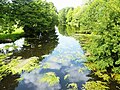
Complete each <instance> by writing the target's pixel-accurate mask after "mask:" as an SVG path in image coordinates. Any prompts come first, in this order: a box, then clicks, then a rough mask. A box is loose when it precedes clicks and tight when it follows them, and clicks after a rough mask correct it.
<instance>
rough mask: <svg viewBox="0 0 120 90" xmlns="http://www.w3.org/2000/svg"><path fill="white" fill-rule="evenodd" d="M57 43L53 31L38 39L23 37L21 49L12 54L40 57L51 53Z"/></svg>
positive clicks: (24, 56)
mask: <svg viewBox="0 0 120 90" xmlns="http://www.w3.org/2000/svg"><path fill="white" fill-rule="evenodd" d="M57 44H58V39H57V35H56V33H55V32H49V34H46V35H45V36H42V37H41V38H40V39H36V38H25V40H24V45H23V47H22V49H21V50H19V51H17V52H16V53H14V54H13V56H22V57H23V58H25V59H26V58H30V57H33V56H37V57H41V56H42V55H46V54H49V53H51V52H52V50H53V49H54V48H55V47H56V46H57Z"/></svg>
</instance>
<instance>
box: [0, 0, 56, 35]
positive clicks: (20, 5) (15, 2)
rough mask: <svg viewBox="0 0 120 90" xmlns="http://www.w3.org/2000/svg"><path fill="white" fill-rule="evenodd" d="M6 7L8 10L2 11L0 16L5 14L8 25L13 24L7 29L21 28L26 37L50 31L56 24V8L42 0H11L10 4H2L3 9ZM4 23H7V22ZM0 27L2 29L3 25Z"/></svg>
mask: <svg viewBox="0 0 120 90" xmlns="http://www.w3.org/2000/svg"><path fill="white" fill-rule="evenodd" d="M6 5H7V6H8V7H7V9H9V10H7V11H6V12H5V11H4V12H3V15H1V16H2V17H3V16H4V15H6V13H7V15H6V17H7V18H8V19H9V21H10V22H9V24H12V22H13V24H12V25H9V26H8V27H9V28H10V26H11V27H12V26H13V25H16V24H17V26H18V27H21V26H22V27H23V29H24V32H25V33H26V34H27V35H30V36H31V35H33V36H36V34H39V33H45V32H48V31H51V30H53V27H54V26H55V24H57V13H56V8H55V6H54V5H53V4H52V3H48V2H46V1H42V0H12V2H11V3H6V4H3V6H4V7H5V6H6ZM8 11H10V12H8ZM3 19H5V18H4V17H3ZM4 21H5V22H7V20H4ZM1 26H2V27H4V25H3V24H1Z"/></svg>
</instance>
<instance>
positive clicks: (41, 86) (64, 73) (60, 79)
mask: <svg viewBox="0 0 120 90" xmlns="http://www.w3.org/2000/svg"><path fill="white" fill-rule="evenodd" d="M55 29H56V32H55V34H54V35H53V36H51V37H52V38H50V39H45V38H44V39H37V40H36V39H26V38H21V39H19V40H18V41H17V42H16V44H18V43H19V44H18V45H19V48H18V49H17V50H16V51H15V52H14V54H13V56H11V57H15V56H22V57H23V58H24V59H27V58H30V57H32V56H37V57H43V59H42V61H40V62H39V65H40V68H37V69H34V70H32V71H31V72H23V73H21V75H17V76H16V75H13V76H8V77H6V78H5V79H4V80H3V81H2V82H1V83H0V88H1V89H2V90H71V89H72V90H82V85H83V84H85V82H86V81H88V80H89V79H90V77H88V76H87V75H88V74H89V73H90V71H88V70H87V68H86V67H85V66H84V62H85V61H86V59H85V57H84V52H83V50H82V48H81V46H80V43H79V41H77V40H76V39H74V38H73V37H68V36H64V35H62V34H60V33H59V31H58V28H57V27H55ZM26 41H27V42H29V44H30V45H29V46H27V47H26V46H23V43H25V42H26ZM38 44H40V45H38ZM1 46H4V45H3V44H1ZM18 77H21V78H23V79H22V80H20V81H18V82H16V81H15V80H16V79H17V78H18Z"/></svg>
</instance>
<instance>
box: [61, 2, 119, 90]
mask: <svg viewBox="0 0 120 90" xmlns="http://www.w3.org/2000/svg"><path fill="white" fill-rule="evenodd" d="M61 11H63V10H61ZM61 11H60V14H61ZM64 17H66V21H65V22H66V24H67V26H68V25H69V26H74V27H77V28H78V29H79V32H80V33H81V34H84V35H86V36H87V35H89V38H86V41H84V42H85V44H84V49H85V50H86V52H87V54H86V56H88V57H87V62H86V66H88V68H89V69H90V70H92V71H93V74H94V75H96V76H98V77H99V78H101V79H102V81H103V82H99V81H96V82H88V83H86V86H85V87H86V89H87V90H90V89H95V87H94V86H95V85H98V86H100V87H101V85H104V86H105V87H104V86H103V87H101V88H98V89H97V90H104V89H105V90H106V89H108V88H107V87H106V86H108V85H110V84H111V82H113V81H117V83H119V84H120V1H119V0H94V1H92V2H89V3H87V4H86V5H85V6H84V7H81V8H80V7H77V8H75V9H69V10H68V12H67V14H66V15H65V16H64ZM59 19H61V17H59ZM59 22H61V21H60V20H59ZM62 24H64V23H62ZM71 30H72V29H71ZM69 32H70V31H69ZM86 43H87V44H86ZM106 83H107V85H106ZM89 85H93V87H92V86H91V87H89ZM112 88H113V89H115V88H117V86H115V87H112ZM95 90H96V89H95Z"/></svg>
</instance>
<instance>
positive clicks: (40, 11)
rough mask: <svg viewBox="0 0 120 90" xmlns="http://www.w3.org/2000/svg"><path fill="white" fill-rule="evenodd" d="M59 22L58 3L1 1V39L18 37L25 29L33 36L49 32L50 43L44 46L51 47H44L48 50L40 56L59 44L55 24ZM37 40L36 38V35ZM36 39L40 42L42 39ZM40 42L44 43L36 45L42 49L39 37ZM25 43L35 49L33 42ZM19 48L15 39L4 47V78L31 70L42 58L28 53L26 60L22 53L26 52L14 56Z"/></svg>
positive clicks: (0, 67)
mask: <svg viewBox="0 0 120 90" xmlns="http://www.w3.org/2000/svg"><path fill="white" fill-rule="evenodd" d="M57 23H58V16H57V11H56V7H55V6H54V4H53V3H51V2H49V3H48V2H46V1H44V0H1V1H0V43H3V42H11V41H15V40H16V39H18V38H20V36H21V34H22V33H25V36H30V37H36V36H38V35H45V37H48V38H47V39H48V40H47V39H46V40H47V41H50V42H49V43H48V44H46V45H43V46H44V48H47V50H44V53H43V52H41V54H40V53H39V56H42V55H44V54H47V53H48V52H49V50H50V49H53V48H54V45H56V44H57V41H56V42H55V41H54V37H55V31H54V26H55V25H56V24H57ZM48 32H49V33H48ZM45 37H41V40H42V39H43V40H44V39H45ZM51 38H52V39H51ZM55 38H56V37H55ZM34 41H36V39H35V40H34ZM36 42H38V40H37V41H36ZM37 44H40V45H38V46H34V45H33V46H34V47H38V50H39V49H40V48H42V45H41V44H42V42H40V41H39V42H38V43H37ZM37 44H35V45H37ZM49 44H52V45H49ZM48 45H49V46H48ZM24 46H25V48H26V47H27V48H28V47H29V49H31V45H29V46H27V45H24ZM46 46H47V47H46ZM9 48H12V51H9ZM17 48H18V46H16V45H15V43H13V45H6V46H5V47H4V48H0V80H2V79H3V77H5V76H7V75H9V74H18V73H21V72H22V71H23V70H25V71H30V70H33V69H34V68H36V67H38V61H39V59H38V58H36V57H33V58H31V57H29V55H27V57H29V59H28V58H27V59H26V60H24V59H23V57H21V56H22V55H21V56H20V55H19V56H20V58H19V57H18V58H17V57H16V58H15V57H14V58H10V57H11V56H13V52H14V51H15V50H16V49H17ZM32 49H33V48H32ZM4 51H5V53H4ZM6 51H7V53H6ZM39 51H41V50H39ZM26 52H27V51H26ZM28 53H29V51H28ZM36 53H38V52H36ZM39 56H38V57H39ZM7 58H9V59H11V60H10V61H9V60H8V61H9V63H8V61H7V60H6V59H7ZM39 58H40V57H39ZM22 60H24V61H26V63H24V65H23V62H24V61H22ZM21 61H22V62H21ZM18 64H19V65H20V66H19V65H18ZM16 67H19V69H17V70H16Z"/></svg>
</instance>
